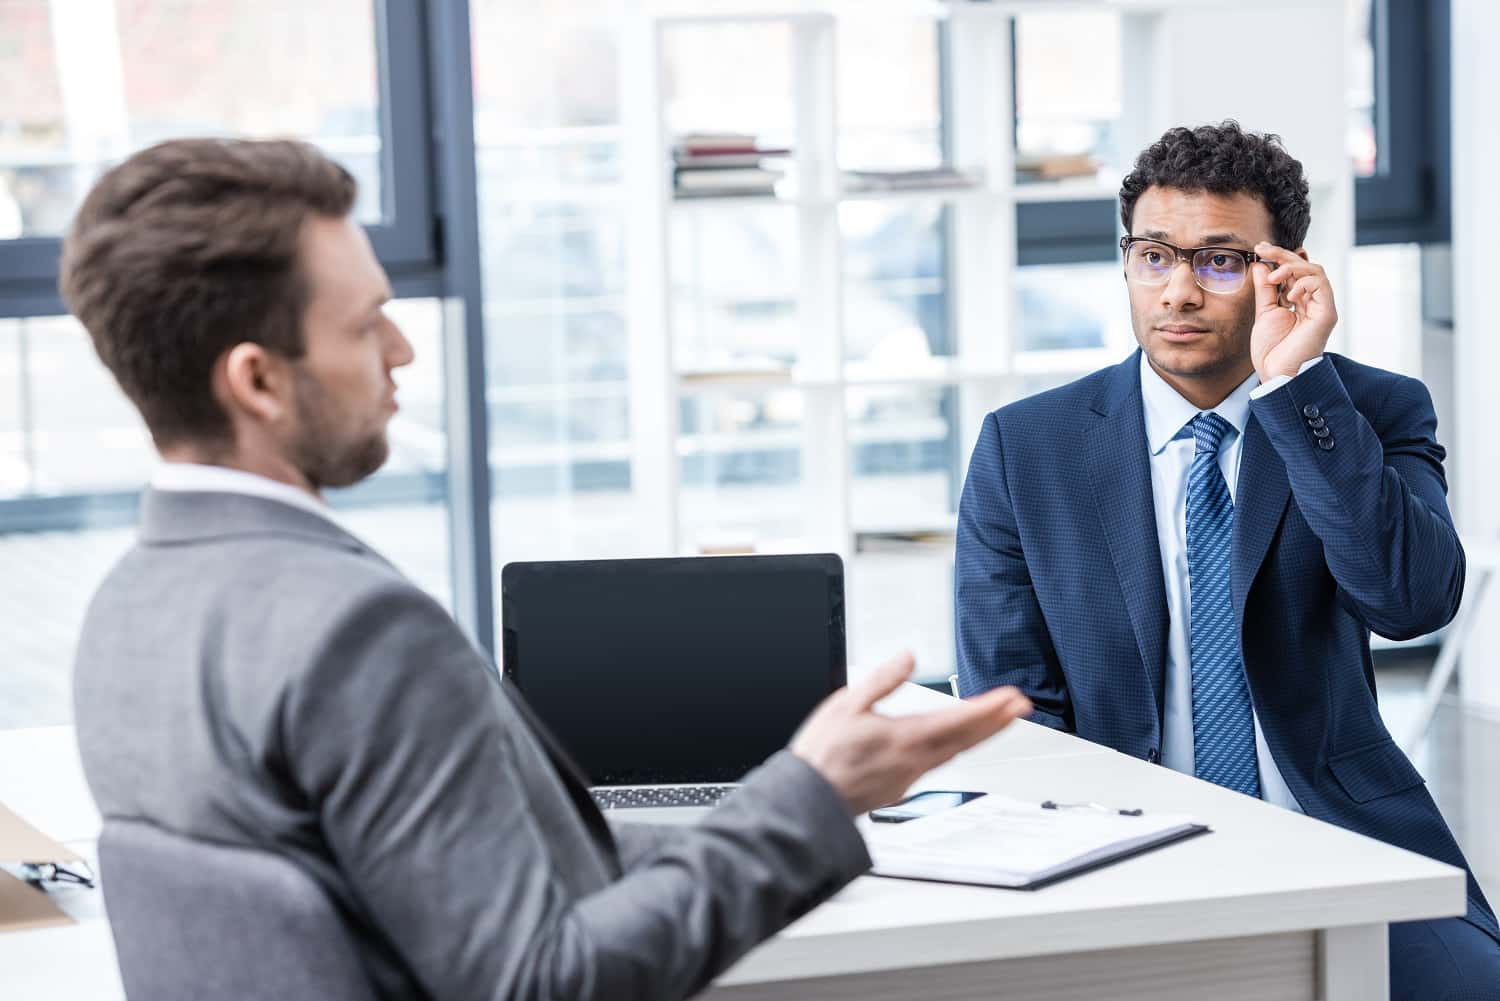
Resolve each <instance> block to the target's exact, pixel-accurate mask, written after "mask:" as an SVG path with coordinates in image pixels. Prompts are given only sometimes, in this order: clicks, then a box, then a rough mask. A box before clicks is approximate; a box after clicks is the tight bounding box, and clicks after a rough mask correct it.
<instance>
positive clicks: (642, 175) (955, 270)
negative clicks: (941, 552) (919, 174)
mask: <svg viewBox="0 0 1500 1001" xmlns="http://www.w3.org/2000/svg"><path fill="white" fill-rule="evenodd" d="M700 6H706V4H705V5H700ZM1062 6H1066V7H1068V8H1071V9H1086V10H1109V11H1115V12H1118V14H1119V16H1120V17H1121V19H1122V31H1121V45H1122V66H1123V74H1122V75H1123V79H1122V95H1123V116H1122V122H1121V143H1120V147H1121V149H1122V150H1125V151H1130V155H1133V151H1135V150H1138V149H1141V148H1143V147H1144V146H1146V145H1147V144H1148V143H1149V142H1151V141H1152V140H1154V139H1155V138H1156V137H1158V136H1159V135H1160V134H1161V133H1162V132H1163V131H1165V130H1166V129H1167V128H1168V127H1170V126H1172V125H1177V124H1188V125H1195V124H1201V123H1203V122H1209V121H1219V120H1221V119H1224V118H1236V119H1238V120H1239V121H1240V122H1241V124H1242V125H1244V126H1245V127H1246V128H1249V129H1254V130H1257V131H1274V132H1277V133H1279V134H1281V135H1282V136H1283V138H1284V139H1285V141H1286V143H1287V147H1288V149H1289V150H1290V151H1291V152H1292V153H1293V155H1295V156H1297V157H1298V158H1299V159H1300V160H1301V161H1302V162H1303V164H1304V165H1305V166H1306V168H1307V170H1308V174H1309V176H1310V178H1311V183H1312V187H1313V192H1312V195H1313V231H1312V234H1311V235H1310V236H1309V238H1308V247H1309V249H1310V251H1311V252H1312V254H1313V255H1314V257H1315V259H1317V260H1319V261H1320V262H1321V263H1322V264H1324V265H1325V267H1327V268H1328V270H1329V272H1330V274H1331V276H1332V277H1333V280H1334V283H1335V287H1336V288H1339V287H1343V286H1342V281H1341V278H1342V276H1343V275H1344V274H1345V271H1346V263H1347V257H1348V253H1349V250H1350V248H1351V246H1352V244H1353V233H1354V222H1353V220H1354V213H1353V178H1352V174H1351V171H1350V168H1349V165H1348V158H1347V156H1346V154H1345V151H1344V133H1345V124H1346V123H1345V108H1344V100H1343V94H1344V61H1343V50H1344V37H1345V36H1344V22H1343V19H1344V10H1343V3H1342V2H1341V0H1319V2H1314V3H1306V2H1302V3H1291V2H1290V0H1284V2H1283V0H1273V2H1269V3H1263V4H1259V5H1256V6H1255V7H1253V8H1245V7H1244V6H1243V5H1240V4H1234V3H1227V2H1224V3H1220V2H1214V0H1197V2H1188V0H1157V2H1150V0H1117V2H1113V3H1100V2H1094V3H1085V2H1071V0H1070V2H1069V3H1067V4H1057V3H1050V4H1039V3H1036V2H1020V3H1006V2H999V0H997V2H985V3H963V2H955V3H914V4H901V3H898V4H875V3H869V4H863V5H859V6H853V5H848V4H833V5H827V4H819V5H812V4H808V5H801V6H795V7H793V8H791V9H780V10H768V9H758V8H757V9H751V10H745V11H739V12H725V11H722V10H715V11H713V12H711V13H693V12H691V11H689V12H681V11H680V10H679V11H670V10H657V11H655V12H641V13H637V14H636V15H634V16H632V17H631V18H629V19H628V21H627V24H626V26H625V29H624V31H625V38H624V45H623V52H622V60H621V62H622V74H621V77H622V92H621V96H622V102H623V113H622V120H623V125H624V129H625V136H626V140H625V141H626V182H627V185H628V190H629V191H630V205H629V209H628V212H629V220H628V226H629V233H630V240H629V243H628V246H627V257H628V260H627V309H628V326H629V336H630V352H631V368H630V394H631V422H632V460H633V461H632V477H633V479H632V482H633V492H634V496H635V499H636V503H637V512H638V517H637V524H638V529H639V531H640V533H641V548H642V549H643V550H645V551H650V552H659V553H691V552H696V551H698V547H699V541H700V540H697V539H694V538H691V537H688V536H687V535H686V533H684V531H683V524H682V520H683V503H682V499H683V490H682V486H681V463H682V459H683V456H684V455H685V454H687V453H688V452H689V451H692V450H698V449H701V448H702V447H712V446H711V442H708V441H698V442H697V443H695V444H694V445H693V446H692V448H691V449H690V448H689V447H688V445H687V444H686V443H684V442H683V441H682V435H681V428H680V426H679V425H680V421H679V413H680V407H681V402H682V400H683V398H684V395H685V394H687V395H696V394H701V393H704V392H710V391H717V390H721V389H722V390H725V391H734V390H751V389H768V390H769V389H775V390H778V391H779V390H783V389H785V390H791V391H795V392H797V393H800V394H801V397H802V408H801V412H802V425H801V428H800V432H789V433H791V434H794V435H795V439H796V440H797V441H798V443H799V445H800V450H801V472H802V498H801V500H802V505H801V508H802V510H801V515H802V524H803V529H802V531H801V533H800V534H799V536H798V537H797V538H795V539H780V540H756V542H757V544H758V545H760V546H761V547H762V548H798V549H804V550H827V551H832V552H838V553H841V554H843V555H845V556H846V557H847V556H849V555H851V554H852V553H853V552H854V551H855V550H856V548H857V546H856V543H857V536H858V534H859V533H860V532H861V531H862V530H876V529H879V530H881V531H885V532H891V531H897V530H899V529H900V526H896V525H889V524H887V525H881V526H875V525H869V526H866V525H860V524H856V523H855V522H854V520H853V517H852V514H851V494H852V469H851V455H850V448H851V440H852V438H853V437H854V436H852V435H851V428H850V420H849V417H848V406H847V404H848V400H849V396H850V394H851V393H859V392H864V391H866V390H869V389H874V388H887V389H899V388H911V389H914V390H919V389H922V388H924V387H927V388H931V387H939V388H943V387H953V388H954V390H955V391H956V393H957V398H958V406H957V411H956V421H957V424H956V428H955V431H956V433H957V435H958V436H959V438H960V440H961V441H963V442H965V444H964V446H963V448H964V450H965V451H967V442H968V441H970V440H972V436H973V435H975V434H977V432H978V428H979V425H980V422H981V420H982V418H983V415H984V414H985V413H987V412H988V411H990V410H992V409H994V408H995V407H997V406H1000V405H1002V404H1004V403H1006V402H1009V401H1010V400H1011V399H1014V398H1015V397H1016V396H1017V395H1018V394H1019V392H1020V388H1021V387H1023V386H1034V385H1035V384H1036V381H1037V380H1039V379H1044V380H1051V381H1055V382H1062V381H1065V380H1066V379H1068V378H1072V377H1076V376H1078V375H1082V374H1085V373H1087V372H1090V371H1093V370H1094V369H1097V368H1099V367H1102V366H1104V365H1108V364H1111V363H1113V362H1115V361H1118V360H1120V359H1121V358H1123V357H1124V356H1125V355H1126V353H1127V352H1128V351H1129V350H1130V349H1131V348H1132V347H1133V343H1132V342H1130V341H1129V340H1128V339H1127V340H1126V341H1124V342H1122V343H1110V344H1107V345H1105V346H1104V347H1103V348H1101V349H1089V350H1081V351H1051V352H1028V351H1023V350H1021V349H1020V348H1019V338H1018V337H1017V336H1016V334H1017V332H1018V318H1017V303H1016V294H1015V278H1014V275H1015V269H1016V206H1017V204H1018V203H1021V202H1046V201H1067V200H1079V199H1089V198H1100V197H1112V196H1113V195H1114V194H1115V192H1116V188H1115V187H1113V186H1111V185H1110V184H1109V183H1106V182H1104V181H1095V180H1088V181H1064V182H1055V183H1045V184H1026V185H1017V184H1016V183H1015V182H1014V175H1015V170H1014V162H1015V157H1014V149H1015V137H1014V118H1013V102H1012V97H1011V80H1012V67H1011V58H1012V56H1011V28H1012V19H1013V18H1014V17H1016V16H1017V15H1019V14H1023V13H1025V12H1027V11H1037V10H1042V9H1048V10H1055V9H1058V8H1059V7H1062ZM1294 12H1295V16H1293V13H1294ZM885 16H889V17H902V18H906V19H910V18H912V17H914V16H918V17H930V18H934V19H938V20H940V21H941V22H943V23H944V25H945V31H946V33H947V53H948V58H947V59H946V60H945V62H944V65H943V66H942V72H943V73H944V75H945V79H944V81H943V87H944V93H946V94H947V95H948V96H949V109H948V110H949V114H950V118H949V120H948V121H947V122H946V123H945V125H946V128H947V131H948V135H949V137H950V141H951V152H952V156H951V165H952V166H953V167H956V168H958V169H959V170H962V171H965V172H971V173H972V174H973V175H974V176H975V177H976V178H978V179H979V181H978V183H977V184H976V185H975V186H973V187H968V188H960V189H953V188H941V189H932V190H925V191H897V192H884V191H874V192H872V191H855V192H850V191H844V190H842V189H841V184H840V177H841V175H840V170H839V163H838V150H837V138H838V109H837V107H836V91H837V80H838V77H837V73H836V65H835V60H836V48H837V46H836V38H837V33H838V31H839V26H840V24H841V23H842V22H843V20H844V19H845V18H853V17H862V18H869V17H885ZM1291 23H1294V24H1295V26H1296V28H1295V30H1288V26H1289V24H1291ZM754 24H759V25H766V24H776V25H782V26H784V27H785V29H786V30H787V31H788V32H789V33H790V37H791V46H790V48H791V59H792V67H791V71H792V72H791V79H792V91H793V93H792V102H793V108H792V111H793V123H794V124H793V163H794V166H795V175H796V177H797V179H798V186H797V192H796V194H795V196H794V197H790V198H778V197H772V196H763V197H732V198H721V199H715V198H695V199H683V200H677V199H674V197H673V191H672V184H671V171H670V164H671V153H670V150H671V147H672V144H673V141H674V136H673V135H672V134H671V132H670V129H669V122H668V114H667V108H666V107H665V102H664V91H665V88H664V76H663V70H664V67H663V51H664V47H665V45H666V43H667V40H668V39H669V37H670V35H671V33H672V32H674V31H678V30H680V29H683V28H686V27H691V26H703V25H754ZM1268 53H1270V54H1274V58H1270V57H1268V55H1267V54H1268ZM740 58H741V59H742V60H743V59H746V58H748V57H747V56H746V55H745V54H743V53H742V54H741V56H740ZM1273 67H1282V68H1286V67H1295V78H1289V77H1288V76H1287V75H1286V71H1285V70H1284V69H1273ZM725 126H726V127H733V126H734V123H733V122H726V123H725ZM1125 166H1128V165H1115V167H1116V168H1117V170H1118V169H1123V168H1124V167H1125ZM1104 176H1106V177H1108V176H1109V175H1104ZM1118 176H1119V175H1118V173H1115V174H1114V175H1113V177H1118ZM863 201H891V202H924V201H925V202H933V201H937V202H941V203H943V204H945V205H947V206H948V207H949V208H950V212H951V216H950V218H951V219H952V226H953V232H952V236H953V239H952V255H951V258H950V262H949V272H948V275H947V278H948V281H949V286H948V287H949V294H950V296H951V297H952V302H953V310H952V318H953V322H954V324H955V329H954V346H955V353H954V355H953V356H952V357H944V358H934V359H932V360H931V362H930V364H926V365H923V366H917V367H912V368H904V369H900V370H893V369H889V368H887V369H880V368H875V367H872V366H871V365H869V364H866V363H858V362H853V363H846V358H845V344H846V330H845V321H844V316H843V301H844V295H843V289H844V282H845V275H844V266H843V265H844V262H843V259H842V237H841V232H840V223H839V209H840V206H841V205H845V204H849V203H854V202H863ZM768 205H774V206H778V207H779V210H781V211H785V212H788V213H791V214H792V215H793V216H794V217H795V223H794V225H795V231H796V236H797V247H798V267H797V275H798V277H797V288H796V315H797V325H798V330H799V340H798V356H797V362H796V364H795V365H794V366H793V367H792V368H791V369H790V370H788V371H786V372H769V373H768V372H746V373H736V372H734V371H726V372H708V373H705V372H692V373H683V372H680V371H679V363H678V352H677V347H678V344H679V338H680V337H681V336H682V334H683V332H682V331H679V330H674V323H673V313H674V310H673V304H672V295H673V290H672V275H673V263H674V262H673V261H672V259H671V241H670V227H671V225H672V221H673V219H674V217H676V216H678V215H680V214H689V213H710V212H743V211H746V210H748V209H750V208H752V207H753V208H761V207H764V206H768ZM1122 308H1123V302H1122ZM1340 336H1342V335H1340ZM1127 337H1128V335H1127ZM1335 347H1336V348H1347V345H1344V344H1341V343H1339V342H1337V341H1336V343H1335ZM913 522H914V523H913V524H912V525H911V526H910V527H911V529H912V530H913V531H915V532H924V533H925V532H931V531H933V530H934V529H941V528H942V527H943V526H947V527H950V528H951V525H952V514H951V512H941V511H935V512H933V513H932V515H931V516H930V517H924V518H916V519H913Z"/></svg>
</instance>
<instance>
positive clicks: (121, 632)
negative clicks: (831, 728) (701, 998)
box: [75, 491, 869, 1001]
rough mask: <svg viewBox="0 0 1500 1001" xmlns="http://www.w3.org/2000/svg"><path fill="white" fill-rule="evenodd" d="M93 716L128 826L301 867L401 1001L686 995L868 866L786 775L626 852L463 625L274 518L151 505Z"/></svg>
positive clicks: (111, 604) (96, 604)
mask: <svg viewBox="0 0 1500 1001" xmlns="http://www.w3.org/2000/svg"><path fill="white" fill-rule="evenodd" d="M580 694H583V693H580ZM75 701H76V719H77V727H78V742H79V746H80V749H81V751H82V754H83V762H84V768H85V771H86V773H87V776H88V780H89V784H90V786H91V787H92V789H93V792H94V796H95V798H96V799H97V801H98V804H99V807H100V809H101V810H102V811H103V813H104V814H105V815H106V816H107V817H128V818H140V819H144V820H148V821H151V822H153V823H155V824H158V825H160V826H162V827H165V828H168V829H169V830H173V831H177V832H180V833H183V834H187V835H190V836H195V837H199V838H203V839H207V840H211V841H216V842H223V843H227V844H231V845H248V846H253V847H258V848H262V849H267V850H271V851H276V852H280V853H282V854H284V855H285V856H287V857H289V858H291V859H293V860H294V861H296V862H297V863H298V864H300V865H302V866H303V867H304V868H305V870H306V871H307V872H308V873H309V874H310V875H312V876H313V877H314V878H315V879H316V880H317V881H318V882H319V883H320V884H321V885H322V886H323V887H324V888H325V889H326V890H327V891H328V893H329V895H330V896H331V898H332V900H333V901H334V904H335V906H336V907H338V908H339V910H340V912H341V913H342V914H343V915H344V917H345V918H346V920H347V921H348V922H349V924H350V926H351V928H352V929H353V930H354V932H355V934H356V936H357V938H358V941H359V944H360V948H361V952H362V958H363V960H364V962H365V964H366V968H367V969H368V971H369V973H370V976H371V979H372V981H373V982H374V983H375V985H376V986H377V989H378V990H379V993H380V995H381V996H382V997H387V998H396V997H402V998H407V997H413V996H417V997H423V996H425V997H429V998H440V999H448V998H452V999H464V1001H470V999H480V998H568V999H587V998H600V999H611V1001H626V999H630V998H680V997H685V996H687V995H690V994H692V993H694V992H696V991H698V990H701V989H702V988H703V987H705V986H706V985H707V984H708V983H709V982H710V980H711V979H712V978H713V977H714V976H715V975H716V974H718V973H719V972H721V971H722V970H723V969H724V968H725V967H727V966H728V965H729V964H730V963H732V962H733V961H734V960H735V959H737V958H738V957H740V956H741V955H743V954H744V953H745V952H746V951H747V950H748V949H749V948H750V947H751V946H753V945H755V944H756V943H757V942H759V941H761V940H762V939H764V938H766V937H767V936H769V935H771V934H773V933H774V932H776V931H777V930H778V929H780V928H781V927H783V926H784V925H786V924H787V923H788V922H790V921H791V920H793V919H794V918H796V917H798V916H799V915H801V914H802V913H803V912H805V911H807V910H808V909H809V908H811V907H812V906H814V905H815V904H817V903H819V902H821V901H822V900H824V899H826V898H827V897H828V896H830V895H831V894H832V893H833V892H835V891H836V890H837V889H838V888H839V887H841V886H843V885H844V884H845V883H847V882H848V881H849V880H851V879H853V878H854V877H855V876H856V875H858V874H859V873H860V872H862V871H864V869H866V868H867V867H868V865H869V858H868V856H867V855H866V853H865V849H864V846H863V843H862V842H861V840H860V838H859V836H858V834H857V832H856V831H855V828H854V826H853V824H852V823H851V822H850V820H849V817H848V815H847V814H846V812H845V810H844V808H843V806H842V803H841V801H840V799H839V797H838V795H837V794H836V793H835V792H834V791H833V789H832V788H831V787H830V786H829V785H828V784H827V783H826V782H825V781H824V780H823V779H822V777H820V776H819V775H818V774H817V773H816V772H814V771H813V770H812V769H811V768H809V767H808V766H807V765H806V764H804V763H803V762H802V761H801V760H800V759H798V758H796V757H794V756H792V755H791V754H790V753H789V752H782V753H780V754H778V755H776V756H775V757H773V758H771V760H770V761H768V762H767V763H766V764H765V765H764V766H763V767H761V768H760V769H758V770H757V771H755V772H754V773H752V774H751V775H750V776H749V777H748V778H747V780H746V783H745V787H744V788H743V789H742V790H741V791H740V793H739V794H738V795H737V796H735V797H733V798H731V799H730V800H729V801H728V802H726V803H725V804H724V805H723V806H721V807H720V808H719V809H717V810H715V811H713V813H712V814H711V815H710V816H709V818H708V819H707V820H706V821H705V822H704V823H703V824H701V825H700V826H698V827H696V828H692V829H687V830H682V831H676V832H674V833H668V832H664V831H662V830H659V829H657V830H652V829H642V830H634V829H631V828H628V827H625V828H622V829H621V830H619V831H617V832H615V835H616V836H615V837H612V836H611V832H610V830H609V828H608V826H607V825H606V824H604V823H603V821H602V818H601V817H600V815H599V814H598V812H597V811H596V810H594V808H593V804H592V801H591V800H589V799H588V795H587V792H586V790H584V789H583V788H582V786H581V783H579V782H578V781H577V779H576V778H575V777H574V776H573V775H572V774H570V771H569V767H570V766H568V765H567V763H566V761H565V760H564V758H565V756H564V755H562V754H561V753H560V751H559V750H558V749H557V748H555V747H554V746H552V745H551V743H550V739H549V738H548V737H546V735H545V734H544V733H541V732H539V729H538V726H537V725H536V724H535V723H534V720H533V718H532V717H531V715H530V713H529V711H528V710H526V709H525V707H524V705H523V704H522V703H521V702H520V701H519V698H518V696H517V695H516V693H515V692H514V691H513V690H511V689H510V688H509V686H508V685H507V684H506V683H504V682H502V681H501V680H500V679H499V677H498V676H497V674H496V673H495V671H494V670H493V668H492V667H491V666H490V664H489V662H488V661H487V660H486V659H485V658H484V656H483V655H482V654H480V653H479V652H478V651H477V650H475V648H474V647H472V646H471V645H470V644H469V642H468V641H467V640H466V639H465V637H464V636H463V634H462V633H461V632H460V631H459V629H458V627H457V626H456V625H455V624H454V622H453V621H452V620H451V619H450V618H449V617H448V615H447V614H446V613H445V612H444V611H443V610H442V608H441V607H439V606H438V605H437V604H436V603H435V602H433V601H432V599H431V598H429V597H428V596H427V595H426V594H424V593H423V592H422V591H420V590H419V589H417V588H416V587H415V586H413V585H412V584H411V583H409V582H408V581H407V580H406V579H405V578H403V577H402V576H401V575H400V574H399V573H398V572H397V571H396V570H394V569H393V568H392V567H391V566H390V565H389V564H388V563H386V562H385V561H384V560H383V559H381V558H380V557H379V556H377V555H376V554H375V553H373V552H372V551H371V550H370V549H368V548H367V547H366V546H364V545H363V544H362V543H361V542H360V541H359V540H358V539H356V538H354V537H353V536H351V535H349V534H348V533H345V532H343V531H342V530H340V529H339V528H338V527H337V526H336V525H334V524H333V523H332V522H330V521H328V520H326V519H324V518H321V517H319V516H318V515H316V514H314V513H311V512H308V511H303V510H300V509H298V508H295V507H292V506H289V505H285V504H281V503H278V502H276V501H272V500H266V499H262V498H258V497H250V496H242V495H235V494H218V493H167V492H157V491H148V492H147V494H146V496H145V499H144V501H143V511H142V528H141V535H140V540H139V543H138V544H137V545H136V546H135V548H133V549H132V550H131V551H130V552H128V553H127V554H126V555H125V557H124V558H123V559H122V560H121V562H120V563H119V565H118V566H116V567H115V568H114V570H113V571H112V572H111V573H110V575H109V576H108V577H107V578H106V580H105V581H104V583H103V584H102V585H101V587H100V589H99V592H98V594H97V595H96V596H95V598H94V601H93V603H92V605H91V606H90V609H89V613H88V617H87V620H86V622H85V624H84V628H83V633H82V637H81V639H80V643H79V649H78V656H77V664H76V670H75ZM106 878H108V877H107V874H106Z"/></svg>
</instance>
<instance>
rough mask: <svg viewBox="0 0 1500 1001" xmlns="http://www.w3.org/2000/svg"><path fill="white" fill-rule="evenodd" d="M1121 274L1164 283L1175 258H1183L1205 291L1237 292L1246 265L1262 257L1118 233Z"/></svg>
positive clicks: (1247, 268)
mask: <svg viewBox="0 0 1500 1001" xmlns="http://www.w3.org/2000/svg"><path fill="white" fill-rule="evenodd" d="M1120 250H1121V251H1123V252H1124V254H1125V277H1126V278H1127V279H1128V280H1130V281H1133V282H1137V283H1139V284H1141V285H1165V284H1166V283H1167V282H1168V281H1170V280H1171V278H1172V272H1173V271H1175V270H1176V269H1177V264H1178V262H1179V261H1187V262H1188V266H1189V267H1191V268H1192V270H1193V280H1194V281H1195V282H1197V283H1198V287H1199V288H1201V289H1202V290H1203V291H1205V292H1212V293H1214V294H1215V295H1228V294H1230V293H1231V292H1238V291H1239V290H1240V289H1241V288H1243V287H1244V285H1245V279H1246V278H1247V277H1249V275H1250V265H1252V264H1254V263H1255V262H1256V261H1260V260H1264V258H1262V257H1261V256H1260V255H1258V254H1252V253H1251V252H1250V251H1248V250H1237V249H1235V248H1234V247H1188V248H1183V247H1174V246H1172V245H1171V244H1170V243H1163V242H1162V241H1160V240H1148V239H1146V238H1145V237H1142V236H1122V237H1121V238H1120Z"/></svg>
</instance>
